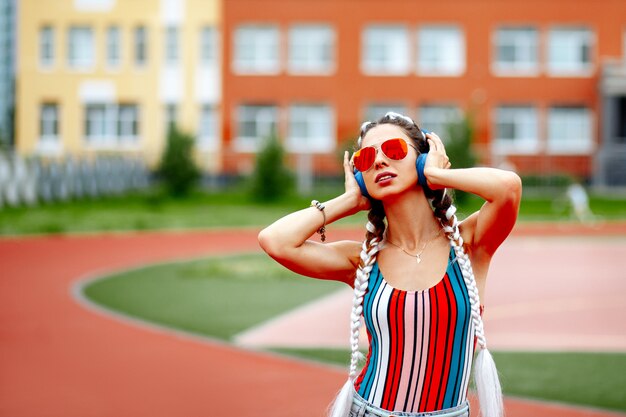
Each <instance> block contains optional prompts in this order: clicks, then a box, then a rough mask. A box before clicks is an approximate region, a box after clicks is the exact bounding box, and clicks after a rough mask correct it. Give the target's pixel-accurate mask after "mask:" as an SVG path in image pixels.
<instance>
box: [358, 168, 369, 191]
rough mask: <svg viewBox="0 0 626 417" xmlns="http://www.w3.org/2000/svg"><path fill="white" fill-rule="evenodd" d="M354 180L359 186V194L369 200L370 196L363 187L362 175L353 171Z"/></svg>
mask: <svg viewBox="0 0 626 417" xmlns="http://www.w3.org/2000/svg"><path fill="white" fill-rule="evenodd" d="M354 179H356V182H357V184H359V188H360V189H361V194H363V195H364V196H365V197H367V198H369V197H370V194H369V193H368V192H367V187H366V186H365V180H364V179H363V173H362V172H361V171H358V170H356V169H355V170H354Z"/></svg>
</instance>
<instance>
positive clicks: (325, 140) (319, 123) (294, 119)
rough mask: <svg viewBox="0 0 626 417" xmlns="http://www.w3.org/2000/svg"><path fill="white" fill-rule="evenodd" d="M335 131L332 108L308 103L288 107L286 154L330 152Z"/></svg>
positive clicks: (333, 145)
mask: <svg viewBox="0 0 626 417" xmlns="http://www.w3.org/2000/svg"><path fill="white" fill-rule="evenodd" d="M298 124H299V125H300V126H298ZM335 131H336V129H335V115H334V111H333V107H332V106H330V105H327V104H309V103H307V104H304V103H302V104H292V105H291V106H289V110H288V130H287V142H286V148H287V151H288V152H293V153H329V152H332V151H333V150H334V149H335V144H336V139H335Z"/></svg>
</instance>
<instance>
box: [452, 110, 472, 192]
mask: <svg viewBox="0 0 626 417" xmlns="http://www.w3.org/2000/svg"><path fill="white" fill-rule="evenodd" d="M446 127H447V129H446V130H447V140H446V153H447V154H448V157H449V158H450V162H452V168H471V167H473V166H475V165H476V162H477V161H478V157H477V156H476V153H475V152H474V150H473V148H472V143H473V142H474V136H475V132H476V129H475V127H474V120H473V118H472V117H471V116H469V115H465V116H464V117H462V118H461V119H459V120H458V121H456V122H451V123H448V125H447V126H446ZM467 197H468V196H467V194H466V193H464V192H461V191H456V192H455V198H456V200H457V201H458V202H459V203H462V202H464V201H466V199H467Z"/></svg>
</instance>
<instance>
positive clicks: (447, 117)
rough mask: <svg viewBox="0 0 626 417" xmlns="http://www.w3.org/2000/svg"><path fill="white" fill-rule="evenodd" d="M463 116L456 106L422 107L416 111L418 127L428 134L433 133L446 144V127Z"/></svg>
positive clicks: (447, 135) (447, 137) (447, 133)
mask: <svg viewBox="0 0 626 417" xmlns="http://www.w3.org/2000/svg"><path fill="white" fill-rule="evenodd" d="M462 117H463V114H462V112H461V109H459V108H458V107H457V106H449V105H424V106H420V108H419V110H418V118H419V122H418V125H419V126H420V127H421V128H423V129H425V130H427V131H430V132H435V133H436V134H437V135H438V136H440V137H441V139H442V140H443V141H444V142H446V141H447V140H448V139H449V132H448V125H450V124H451V123H457V122H459V121H460V120H461V118H462Z"/></svg>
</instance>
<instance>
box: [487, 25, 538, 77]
mask: <svg viewBox="0 0 626 417" xmlns="http://www.w3.org/2000/svg"><path fill="white" fill-rule="evenodd" d="M538 45H539V35H538V34H537V30H536V29H534V28H527V27H519V28H500V29H498V30H497V31H496V34H495V61H494V63H493V69H494V71H495V72H497V73H499V74H501V75H506V74H509V73H510V74H513V75H519V74H529V73H530V74H533V73H537V72H538V70H539V56H538V54H539V52H538V51H539V48H538Z"/></svg>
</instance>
